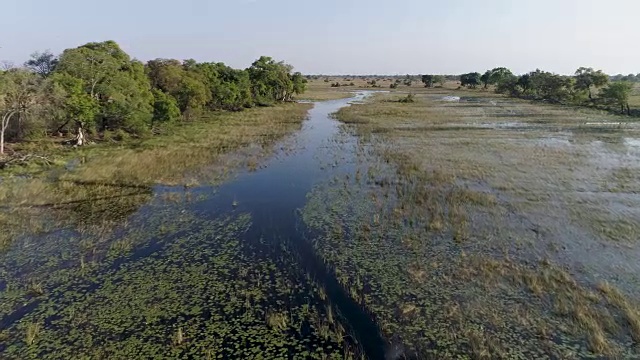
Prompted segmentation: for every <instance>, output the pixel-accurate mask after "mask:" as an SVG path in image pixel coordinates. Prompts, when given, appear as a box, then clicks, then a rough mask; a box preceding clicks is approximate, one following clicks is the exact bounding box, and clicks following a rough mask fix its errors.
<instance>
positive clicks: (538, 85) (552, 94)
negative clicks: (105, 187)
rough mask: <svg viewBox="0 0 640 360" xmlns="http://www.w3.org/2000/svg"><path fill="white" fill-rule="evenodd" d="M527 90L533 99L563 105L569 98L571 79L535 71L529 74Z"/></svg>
mask: <svg viewBox="0 0 640 360" xmlns="http://www.w3.org/2000/svg"><path fill="white" fill-rule="evenodd" d="M528 82H529V88H530V91H531V94H532V95H533V97H534V98H535V99H538V100H546V101H550V102H554V103H564V102H566V101H567V99H569V98H570V95H571V89H572V88H573V86H572V85H573V84H572V79H571V78H570V77H564V76H560V75H556V74H552V73H550V72H546V71H541V70H536V71H533V72H531V73H529V77H528Z"/></svg>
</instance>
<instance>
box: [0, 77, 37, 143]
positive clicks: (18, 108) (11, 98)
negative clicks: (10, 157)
mask: <svg viewBox="0 0 640 360" xmlns="http://www.w3.org/2000/svg"><path fill="white" fill-rule="evenodd" d="M39 88H40V83H39V81H38V79H37V77H36V75H35V74H33V73H31V72H28V71H24V70H22V69H13V70H10V71H5V72H3V73H1V74H0V154H4V145H5V136H6V135H7V131H8V130H9V128H10V126H11V125H13V124H17V125H18V127H17V129H16V130H15V133H16V134H20V127H19V126H20V123H21V122H23V121H24V120H25V119H26V118H27V117H28V116H29V115H31V113H32V111H33V109H34V108H35V107H36V106H37V105H38V101H37V96H38V95H39Z"/></svg>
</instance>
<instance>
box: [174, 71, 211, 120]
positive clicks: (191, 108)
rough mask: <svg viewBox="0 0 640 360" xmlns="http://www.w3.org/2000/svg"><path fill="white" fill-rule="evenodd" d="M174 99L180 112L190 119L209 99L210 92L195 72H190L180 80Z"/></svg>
mask: <svg viewBox="0 0 640 360" xmlns="http://www.w3.org/2000/svg"><path fill="white" fill-rule="evenodd" d="M176 99H177V100H178V106H179V107H180V110H181V111H182V113H183V114H184V115H185V117H186V118H187V119H190V118H191V117H192V116H193V115H194V114H197V113H198V112H199V111H200V110H201V109H202V108H203V107H204V106H205V104H206V103H207V102H208V101H209V100H210V99H211V92H210V91H209V89H207V87H206V86H205V84H204V82H203V81H202V79H201V78H199V77H198V75H197V74H195V73H191V72H190V73H188V74H187V75H186V76H184V77H183V78H182V80H181V81H180V85H179V88H178V90H177V93H176Z"/></svg>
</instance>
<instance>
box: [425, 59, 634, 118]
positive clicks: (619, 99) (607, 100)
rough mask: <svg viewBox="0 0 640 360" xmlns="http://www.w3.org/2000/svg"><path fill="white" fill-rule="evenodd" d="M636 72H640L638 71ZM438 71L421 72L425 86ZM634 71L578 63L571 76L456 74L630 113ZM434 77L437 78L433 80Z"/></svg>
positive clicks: (474, 82) (477, 82) (514, 92)
mask: <svg viewBox="0 0 640 360" xmlns="http://www.w3.org/2000/svg"><path fill="white" fill-rule="evenodd" d="M639 75H640V74H639ZM437 76H438V75H423V76H422V82H423V83H424V84H425V86H426V87H431V86H433V84H434V83H436V82H437V80H441V78H436V77H437ZM631 78H634V79H636V76H634V75H628V76H624V77H623V76H614V77H610V76H609V75H607V74H605V73H604V72H602V71H601V70H594V69H592V68H586V67H581V68H579V69H578V70H576V72H575V73H574V75H573V76H563V75H558V74H553V73H550V72H546V71H542V70H536V71H532V72H529V73H527V74H523V75H520V76H518V75H514V74H513V73H512V72H511V71H510V70H509V69H507V68H504V67H497V68H494V69H491V70H487V71H486V72H484V73H483V74H480V73H478V72H471V73H466V74H462V75H460V76H459V77H458V79H457V80H458V81H459V82H460V86H463V87H467V88H471V89H475V88H478V87H482V88H484V89H487V88H488V87H489V86H490V85H493V86H494V90H495V92H497V93H500V94H506V95H509V96H512V97H518V98H523V99H530V100H539V101H546V102H551V103H559V104H571V105H584V106H596V107H605V108H610V109H617V110H619V111H620V112H621V113H627V114H630V113H631V109H630V108H629V96H630V95H631V92H632V89H633V86H632V84H631V81H637V80H631ZM436 79H437V80H436Z"/></svg>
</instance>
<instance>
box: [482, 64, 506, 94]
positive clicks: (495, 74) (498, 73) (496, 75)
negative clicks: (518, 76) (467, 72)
mask: <svg viewBox="0 0 640 360" xmlns="http://www.w3.org/2000/svg"><path fill="white" fill-rule="evenodd" d="M512 75H513V73H512V72H511V70H509V69H507V68H505V67H497V68H493V69H491V70H487V71H486V72H485V73H484V74H482V76H481V77H480V81H482V83H483V84H484V88H485V89H486V88H487V87H488V86H489V85H497V84H499V83H500V82H501V81H503V80H504V79H506V78H508V77H511V76H512Z"/></svg>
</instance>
